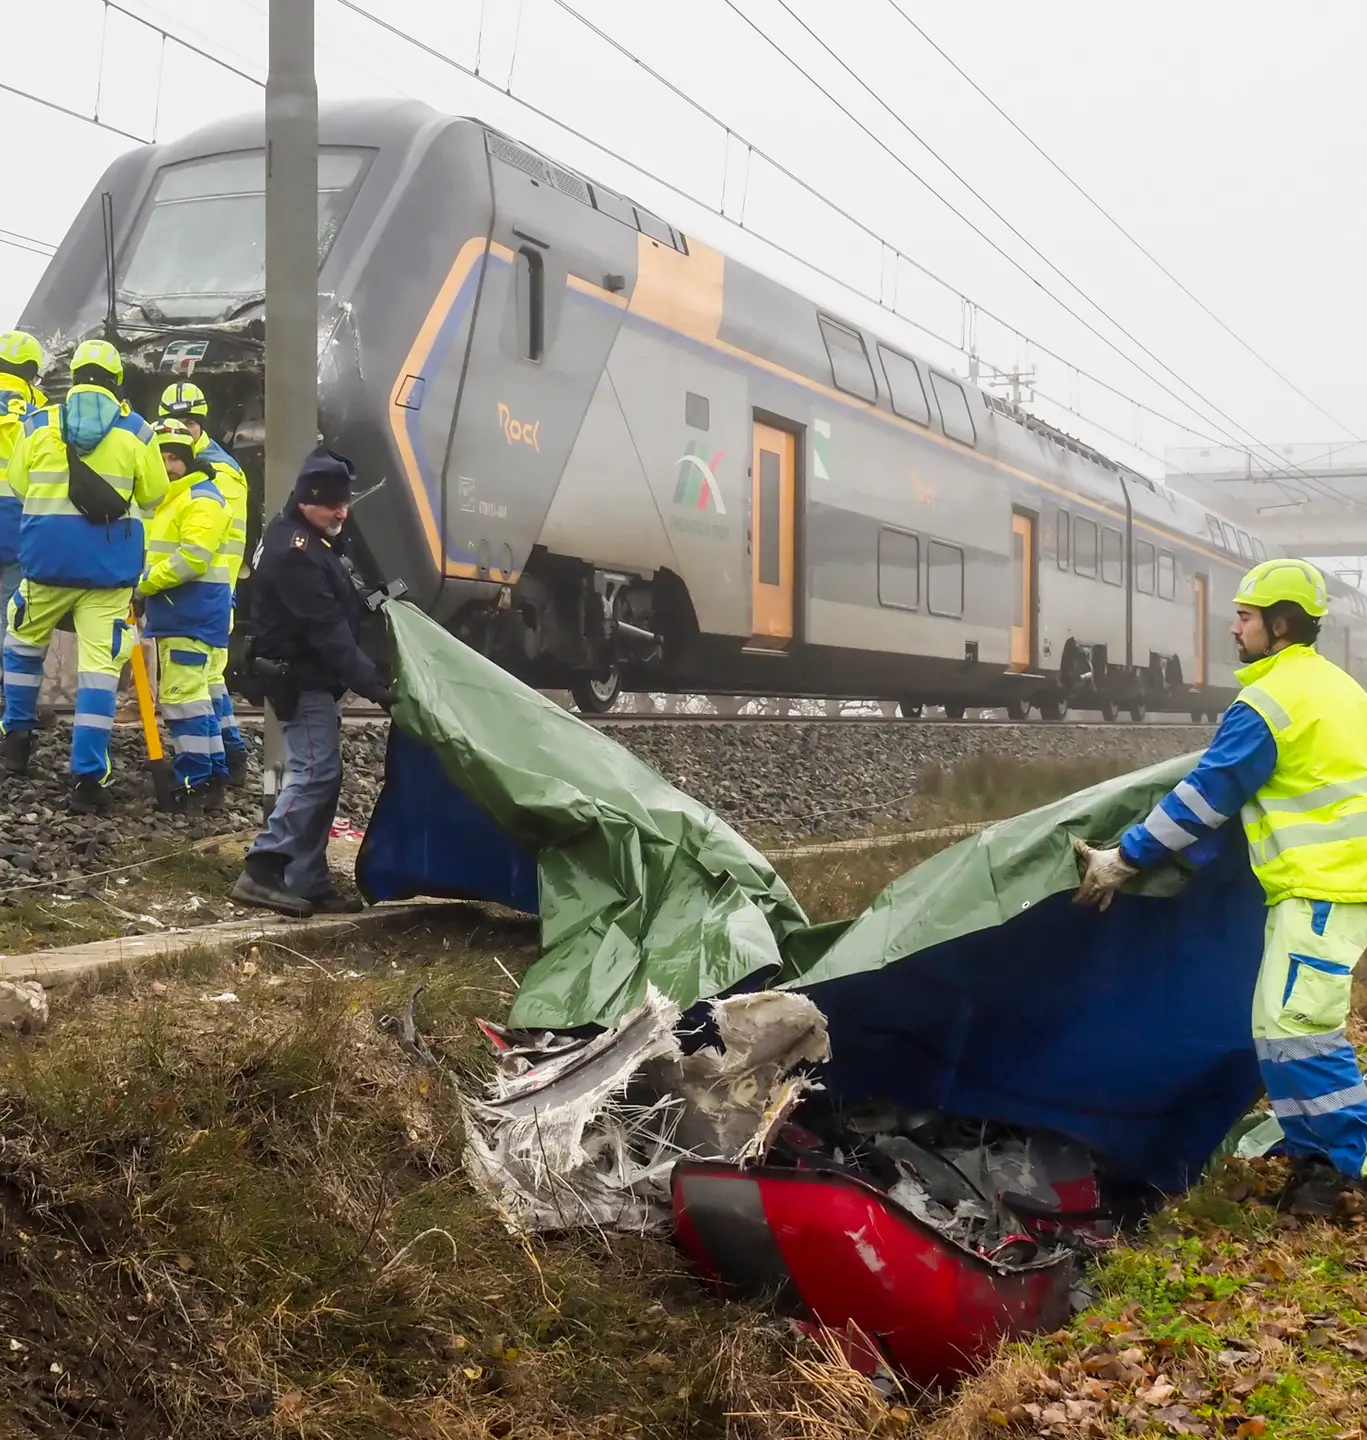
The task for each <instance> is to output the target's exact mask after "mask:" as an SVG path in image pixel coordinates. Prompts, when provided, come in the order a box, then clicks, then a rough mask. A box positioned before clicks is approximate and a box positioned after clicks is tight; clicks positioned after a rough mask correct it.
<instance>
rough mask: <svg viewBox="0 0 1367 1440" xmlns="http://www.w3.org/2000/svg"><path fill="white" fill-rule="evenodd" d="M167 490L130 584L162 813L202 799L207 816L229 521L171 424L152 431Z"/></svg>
mask: <svg viewBox="0 0 1367 1440" xmlns="http://www.w3.org/2000/svg"><path fill="white" fill-rule="evenodd" d="M153 428H154V430H155V431H156V435H157V445H158V447H159V449H160V450H161V458H162V462H163V463H164V464H165V466H166V473H167V476H168V477H169V479H170V482H171V484H170V488H169V489H168V490H167V492H166V498H165V499H164V500H163V501H162V502H161V505H160V506H159V507H158V509H157V513H156V514H155V515H154V516H153V517H152V523H151V525H150V527H149V530H148V536H147V562H146V568H145V569H144V571H143V576H142V579H141V580H140V581H139V582H138V589H137V592H136V593H137V596H139V597H141V598H142V600H143V603H144V612H143V613H144V623H143V633H144V634H145V635H146V636H147V637H148V638H149V639H154V640H155V641H156V642H157V673H158V675H159V677H160V678H159V683H158V696H159V699H160V702H161V713H162V715H163V716H164V717H165V719H166V726H167V729H168V730H169V731H170V732H171V748H172V750H173V752H174V754H175V760H174V762H173V765H172V770H173V773H174V775H175V779H176V787H175V790H174V792H173V795H172V799H171V803H170V806H169V807H168V808H171V809H174V810H179V811H184V810H186V809H187V808H189V807H190V806H191V805H192V804H193V803H194V802H195V801H196V800H200V799H202V800H203V802H204V809H205V810H206V811H208V812H213V811H215V810H221V809H223V807H224V804H225V803H226V795H225V791H226V787H227V775H226V772H224V773H215V770H216V767H215V761H216V760H219V759H220V758H221V757H222V754H223V736H222V733H221V731H220V729H219V723H218V716H217V714H216V713H215V710H214V702H213V700H212V698H211V697H210V694H209V675H210V665H211V663H212V657H213V653H214V651H215V650H216V649H217V648H218V647H219V646H226V645H227V643H228V624H229V619H230V616H231V615H232V606H233V595H232V583H231V581H230V579H229V572H228V568H227V566H225V565H224V564H223V563H222V553H223V542H224V538H225V537H226V536H227V534H228V528H229V525H230V524H231V521H232V512H231V511H230V510H229V508H228V502H227V500H226V499H225V498H224V496H223V493H222V492H221V491H220V490H219V488H218V485H217V483H216V474H215V470H214V466H213V465H212V464H210V462H209V461H208V460H205V459H196V458H195V452H194V439H193V437H192V436H191V434H190V431H189V429H188V428H187V427H186V426H185V425H183V424H182V423H181V422H180V421H179V420H159V421H158V422H157V424H156V425H155V426H154V427H153Z"/></svg>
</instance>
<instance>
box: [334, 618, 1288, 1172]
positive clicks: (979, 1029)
mask: <svg viewBox="0 0 1367 1440" xmlns="http://www.w3.org/2000/svg"><path fill="white" fill-rule="evenodd" d="M386 614H387V616H388V619H389V625H390V630H391V634H392V636H393V640H394V645H395V652H396V656H397V661H398V664H397V696H398V698H397V702H396V704H395V708H394V720H395V725H396V731H397V732H400V733H396V734H395V735H394V737H393V739H392V740H391V743H390V750H389V754H388V759H387V765H386V776H385V786H384V790H383V792H382V794H381V797H380V801H379V804H378V805H377V807H376V811H375V814H374V816H373V818H372V820H371V823H370V826H369V828H368V830H367V834H366V840H365V843H364V845H363V847H362V851H361V856H360V859H359V861H358V867H357V878H358V881H359V883H360V885H361V888H362V891H363V893H365V894H366V895H367V897H368V898H370V899H384V898H396V897H398V896H402V895H413V894H459V895H467V896H471V897H475V898H483V899H489V900H496V901H499V902H500V903H503V904H513V905H515V906H517V907H518V908H522V909H529V910H530V909H533V908H535V909H536V910H537V912H538V913H539V915H540V919H541V927H542V936H541V938H542V954H541V958H540V959H539V960H538V961H537V962H536V963H535V964H534V965H533V966H532V967H531V969H530V970H529V971H528V973H527V975H526V977H525V979H524V981H523V984H522V987H521V990H520V992H519V994H518V997H517V1000H516V1002H515V1004H514V1007H513V1011H512V1015H511V1016H510V1023H512V1024H514V1025H518V1026H528V1027H545V1028H548V1029H560V1028H572V1027H577V1026H580V1025H595V1024H596V1025H610V1024H613V1023H615V1022H616V1021H617V1020H619V1019H620V1018H621V1017H622V1015H624V1014H625V1013H626V1012H627V1011H628V1010H630V1009H632V1008H633V1007H634V1006H635V1005H638V1004H640V1003H641V1001H642V999H643V998H644V996H645V993H646V985H647V983H648V982H649V983H653V984H654V985H655V986H656V987H657V988H658V989H659V990H661V991H662V992H663V993H664V994H665V995H667V996H669V997H670V998H671V999H672V1000H674V1001H675V1002H676V1003H677V1004H678V1005H679V1006H680V1007H681V1008H682V1009H684V1010H688V1009H689V1008H690V1007H692V1006H694V1005H696V1003H697V1002H698V1001H699V1000H702V999H706V998H707V997H709V996H714V995H718V994H722V993H725V992H727V991H730V990H733V989H735V988H737V987H741V986H746V987H752V986H754V985H756V984H758V983H761V982H762V983H764V984H765V985H768V986H776V987H790V988H794V989H800V990H803V991H805V992H807V993H809V994H810V995H811V997H812V999H813V1000H814V1001H815V1002H816V1003H817V1004H818V1005H819V1006H820V1007H821V1008H822V1010H823V1011H825V1013H826V1014H827V1017H828V1020H829V1025H830V1038H831V1047H832V1054H833V1058H832V1060H831V1062H830V1064H829V1066H828V1067H827V1069H826V1071H825V1073H824V1076H823V1078H824V1080H825V1082H826V1084H827V1085H828V1087H829V1088H830V1089H831V1091H832V1092H833V1093H834V1094H835V1096H836V1097H837V1098H839V1099H840V1100H846V1099H848V1100H855V1099H859V1098H873V1097H877V1098H881V1099H886V1100H890V1101H892V1102H894V1103H898V1104H901V1105H904V1106H906V1107H907V1108H911V1109H920V1108H932V1107H933V1108H937V1109H941V1110H945V1111H948V1112H951V1113H954V1114H960V1115H968V1116H974V1117H981V1118H983V1119H989V1120H997V1121H1001V1122H1005V1123H1013V1124H1021V1125H1028V1126H1035V1127H1040V1128H1047V1129H1052V1130H1056V1131H1058V1132H1059V1133H1061V1134H1065V1135H1069V1136H1072V1137H1074V1138H1076V1139H1079V1140H1082V1141H1084V1142H1086V1143H1087V1144H1089V1145H1091V1146H1093V1147H1094V1148H1095V1149H1097V1150H1098V1151H1099V1152H1101V1153H1102V1154H1104V1155H1105V1156H1107V1157H1108V1158H1109V1159H1110V1160H1111V1162H1112V1163H1113V1164H1114V1165H1115V1166H1116V1167H1117V1168H1118V1169H1121V1170H1123V1171H1125V1172H1126V1173H1128V1174H1130V1175H1132V1176H1133V1177H1135V1178H1138V1179H1143V1180H1147V1181H1150V1182H1152V1183H1154V1184H1156V1185H1160V1186H1163V1187H1165V1188H1175V1187H1178V1186H1180V1185H1182V1184H1184V1183H1186V1182H1187V1181H1188V1179H1190V1178H1192V1177H1194V1176H1195V1175H1196V1174H1198V1173H1199V1171H1200V1169H1201V1167H1202V1165H1203V1164H1204V1163H1205V1161H1206V1159H1207V1158H1208V1157H1209V1155H1210V1153H1211V1151H1212V1150H1213V1149H1214V1148H1215V1146H1216V1145H1217V1144H1218V1143H1219V1142H1220V1140H1221V1138H1222V1137H1223V1136H1224V1135H1225V1133H1226V1132H1227V1131H1228V1129H1229V1127H1230V1125H1231V1124H1232V1123H1233V1121H1234V1120H1235V1119H1236V1118H1237V1117H1238V1115H1239V1114H1240V1113H1242V1111H1243V1110H1244V1109H1245V1108H1246V1106H1247V1105H1248V1103H1249V1102H1250V1100H1251V1099H1252V1098H1253V1096H1254V1095H1255V1094H1256V1093H1257V1090H1258V1075H1257V1068H1256V1064H1255V1061H1254V1056H1253V1049H1252V1043H1251V1040H1250V1039H1249V1014H1250V1009H1251V1001H1252V991H1253V981H1254V976H1255V973H1256V969H1257V964H1258V957H1259V953H1260V949H1261V934H1262V926H1263V920H1264V913H1265V912H1264V910H1263V907H1262V893H1261V890H1260V888H1259V887H1258V885H1257V883H1256V882H1255V881H1254V879H1253V877H1252V874H1251V872H1250V871H1249V868H1248V861H1247V852H1246V847H1245V846H1244V844H1243V841H1242V836H1241V835H1240V834H1239V832H1238V829H1237V827H1234V826H1231V827H1227V830H1226V832H1225V841H1226V843H1225V845H1224V847H1223V848H1222V850H1221V852H1220V854H1219V856H1218V857H1217V859H1216V860H1215V861H1214V862H1212V864H1211V865H1210V866H1208V867H1207V868H1206V869H1204V870H1202V871H1199V872H1196V873H1195V874H1191V873H1188V872H1185V871H1182V870H1180V869H1178V868H1177V867H1175V866H1174V867H1170V868H1166V869H1164V870H1161V871H1158V872H1155V873H1153V874H1152V875H1150V876H1147V877H1143V878H1142V880H1141V881H1139V882H1136V884H1135V885H1134V887H1133V893H1124V894H1121V895H1119V896H1118V897H1117V898H1116V900H1115V903H1114V904H1113V905H1112V907H1111V908H1110V910H1109V911H1107V912H1106V913H1105V914H1104V915H1103V914H1100V913H1098V912H1096V911H1093V910H1081V909H1078V908H1077V907H1075V906H1073V905H1072V904H1071V903H1070V901H1071V895H1072V892H1073V891H1074V890H1075V889H1076V887H1077V884H1078V869H1077V864H1076V860H1075V858H1074V855H1073V851H1072V840H1073V837H1075V836H1081V837H1083V838H1086V839H1088V840H1089V841H1091V842H1092V843H1095V844H1108V843H1114V842H1115V840H1116V839H1117V838H1118V836H1119V835H1120V833H1121V831H1122V830H1123V829H1124V828H1125V826H1126V825H1128V824H1130V823H1132V822H1133V821H1134V820H1136V819H1139V818H1141V817H1142V816H1143V815H1144V814H1146V813H1147V812H1148V810H1149V809H1150V808H1151V807H1152V806H1153V804H1154V803H1155V802H1156V801H1157V799H1158V798H1159V797H1160V796H1161V795H1162V794H1163V793H1164V792H1165V791H1166V790H1168V789H1169V788H1171V786H1172V785H1173V784H1175V783H1176V782H1177V781H1178V780H1179V779H1181V778H1182V777H1183V775H1185V774H1186V772H1187V770H1188V769H1189V768H1190V765H1191V763H1192V758H1193V757H1186V758H1184V759H1180V760H1174V761H1169V762H1165V763H1163V764H1161V765H1155V766H1151V767H1149V768H1147V769H1145V770H1140V771H1137V772H1135V773H1133V774H1130V775H1125V776H1120V777H1118V778H1116V779H1114V780H1111V781H1106V782H1104V783H1102V784H1100V785H1096V786H1092V787H1091V788H1090V789H1087V790H1084V791H1081V792H1078V793H1077V794H1075V795H1071V796H1068V797H1066V798H1065V799H1063V800H1060V801H1058V802H1056V803H1055V804H1053V805H1047V806H1044V807H1041V808H1040V809H1038V810H1035V811H1032V812H1030V813H1029V814H1027V815H1023V816H1019V817H1016V818H1014V819H1011V820H1004V821H1001V822H999V823H997V824H995V825H992V826H990V827H989V828H988V829H986V830H984V831H982V832H980V833H979V834H978V835H975V836H973V837H972V838H970V839H968V840H965V841H962V842H960V843H959V844H958V845H955V846H952V847H951V848H950V849H948V850H945V851H942V852H941V853H940V854H938V855H935V856H932V857H931V858H930V859H929V860H927V861H925V862H923V863H922V864H920V865H918V866H916V867H915V868H914V869H913V870H911V871H909V872H908V873H907V874H905V875H903V876H902V877H900V878H899V879H898V880H896V881H894V882H893V884H891V885H890V886H889V887H888V888H887V889H886V890H885V891H884V892H883V893H882V894H881V895H880V896H879V897H878V898H877V899H876V900H875V901H874V903H873V904H872V905H871V906H870V907H869V908H868V909H867V910H866V911H865V912H864V913H863V914H862V915H860V916H858V917H856V918H854V919H853V920H852V921H851V922H849V923H847V924H845V925H843V926H840V925H835V926H821V927H814V926H810V925H809V924H808V923H807V920H806V917H805V915H804V914H803V912H802V910H801V908H800V907H799V906H798V904H797V902H796V901H795V899H794V898H793V896H792V895H791V893H790V892H789V890H788V889H787V887H786V886H785V885H784V883H783V881H782V880H781V879H780V878H779V877H778V875H777V874H776V873H775V872H774V870H773V868H772V866H771V865H770V864H769V862H768V861H767V860H766V859H765V858H764V857H763V856H762V855H761V854H760V853H759V852H758V851H756V850H755V849H754V848H753V847H752V846H750V845H749V844H748V843H747V842H746V841H745V840H743V839H742V838H741V837H740V836H739V835H738V834H736V832H735V831H734V830H732V829H731V828H730V827H729V826H727V825H726V824H725V823H724V822H722V821H721V820H720V819H719V818H718V817H717V816H715V815H714V814H712V812H711V811H709V810H708V809H707V808H706V807H705V806H703V805H701V804H699V803H698V802H697V801H696V800H694V799H692V798H691V797H690V796H687V795H685V794H683V793H682V792H681V791H678V790H676V789H675V788H674V787H673V786H671V785H669V784H668V783H667V782H666V781H665V780H664V779H662V778H661V777H660V776H659V775H658V774H657V773H656V772H655V771H653V770H651V769H650V768H649V767H648V766H646V765H645V764H643V763H642V762H641V761H639V760H637V759H636V758H635V757H634V756H632V755H631V754H630V753H629V752H627V751H626V750H625V749H623V748H622V747H621V746H619V745H617V744H616V743H615V742H614V741H613V740H612V739H610V738H609V736H608V735H607V734H605V733H604V732H602V731H600V730H597V729H594V728H593V727H591V726H589V725H586V724H584V723H583V722H582V721H580V720H579V719H578V718H577V717H575V716H574V715H571V714H569V713H568V712H566V711H564V710H562V709H561V708H560V707H559V706H557V705H555V704H554V703H553V702H551V701H548V700H546V699H545V698H544V697H542V696H541V695H539V694H537V693H536V692H535V691H533V690H530V689H528V688H527V687H526V686H524V685H522V684H521V683H520V682H519V681H517V680H516V679H514V678H513V677H512V676H510V675H508V674H507V673H506V672H505V671H503V670H502V669H500V668H499V667H498V666H496V665H494V664H493V663H492V662H491V661H489V660H487V659H486V658H485V657H483V656H481V655H479V654H478V653H476V652H475V651H473V650H471V649H470V648H468V647H467V646H465V645H463V644H462V643H461V642H460V641H458V640H456V639H455V638H454V637H452V636H451V635H450V634H448V633H447V632H446V631H445V630H443V629H442V628H441V627H440V626H439V625H437V624H435V623H434V622H432V621H430V620H428V619H427V618H426V617H424V616H423V615H422V614H421V612H419V611H418V610H416V609H415V608H414V607H412V606H411V605H408V604H404V603H391V604H389V605H388V606H386ZM533 873H535V875H536V887H535V896H533V889H532V885H531V876H532V874H533Z"/></svg>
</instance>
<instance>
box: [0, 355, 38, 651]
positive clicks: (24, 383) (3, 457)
mask: <svg viewBox="0 0 1367 1440" xmlns="http://www.w3.org/2000/svg"><path fill="white" fill-rule="evenodd" d="M42 364H43V347H42V346H41V345H40V344H39V343H38V342H37V341H36V340H35V339H34V338H33V336H32V335H29V334H26V333H25V332H24V331H23V330H8V331H6V332H5V333H4V334H0V649H3V648H4V644H5V629H6V624H7V621H6V616H7V613H8V611H9V602H10V597H11V596H12V595H13V594H14V592H15V591H16V590H17V589H18V588H19V576H20V573H21V572H20V569H19V517H20V516H21V515H22V514H23V513H24V506H23V502H22V501H21V500H19V499H18V497H17V496H16V495H15V493H14V491H13V490H12V489H11V488H10V483H9V478H8V476H9V460H10V456H11V455H12V454H13V453H14V447H15V446H16V445H17V444H18V443H19V440H20V437H21V436H22V435H23V433H24V421H25V420H26V419H27V418H28V416H29V415H30V414H32V412H33V411H34V410H37V409H41V408H42V407H43V406H44V405H46V404H47V396H45V395H44V394H43V392H42V391H41V390H39V389H38V388H37V387H36V386H35V385H34V383H33V382H34V381H35V380H36V379H37V378H38V371H39V370H40V369H41V368H42Z"/></svg>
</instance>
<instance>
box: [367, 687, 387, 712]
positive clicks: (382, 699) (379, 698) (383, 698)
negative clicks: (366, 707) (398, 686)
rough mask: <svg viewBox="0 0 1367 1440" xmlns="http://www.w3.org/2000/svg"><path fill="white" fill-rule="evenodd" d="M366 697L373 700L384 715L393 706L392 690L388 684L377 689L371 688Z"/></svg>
mask: <svg viewBox="0 0 1367 1440" xmlns="http://www.w3.org/2000/svg"><path fill="white" fill-rule="evenodd" d="M366 699H368V700H373V701H374V702H375V703H376V704H377V705H378V706H379V707H380V709H381V710H383V711H384V713H385V714H386V715H388V714H389V712H390V711H391V710H392V709H393V708H394V692H393V691H392V690H391V689H390V688H389V686H388V685H381V686H380V687H379V688H378V689H377V690H372V691H371V693H370V694H369V695H368V696H366Z"/></svg>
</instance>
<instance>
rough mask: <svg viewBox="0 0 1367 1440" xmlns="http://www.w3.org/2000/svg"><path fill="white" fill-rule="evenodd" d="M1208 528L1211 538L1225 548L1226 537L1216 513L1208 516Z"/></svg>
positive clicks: (1219, 546)
mask: <svg viewBox="0 0 1367 1440" xmlns="http://www.w3.org/2000/svg"><path fill="white" fill-rule="evenodd" d="M1206 529H1207V530H1209V531H1210V538H1211V539H1212V540H1214V541H1215V544H1216V546H1217V547H1218V548H1219V549H1221V550H1223V549H1224V548H1225V537H1224V536H1223V535H1222V534H1221V533H1220V522H1219V521H1218V520H1217V519H1216V518H1215V516H1214V515H1207V516H1206Z"/></svg>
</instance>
